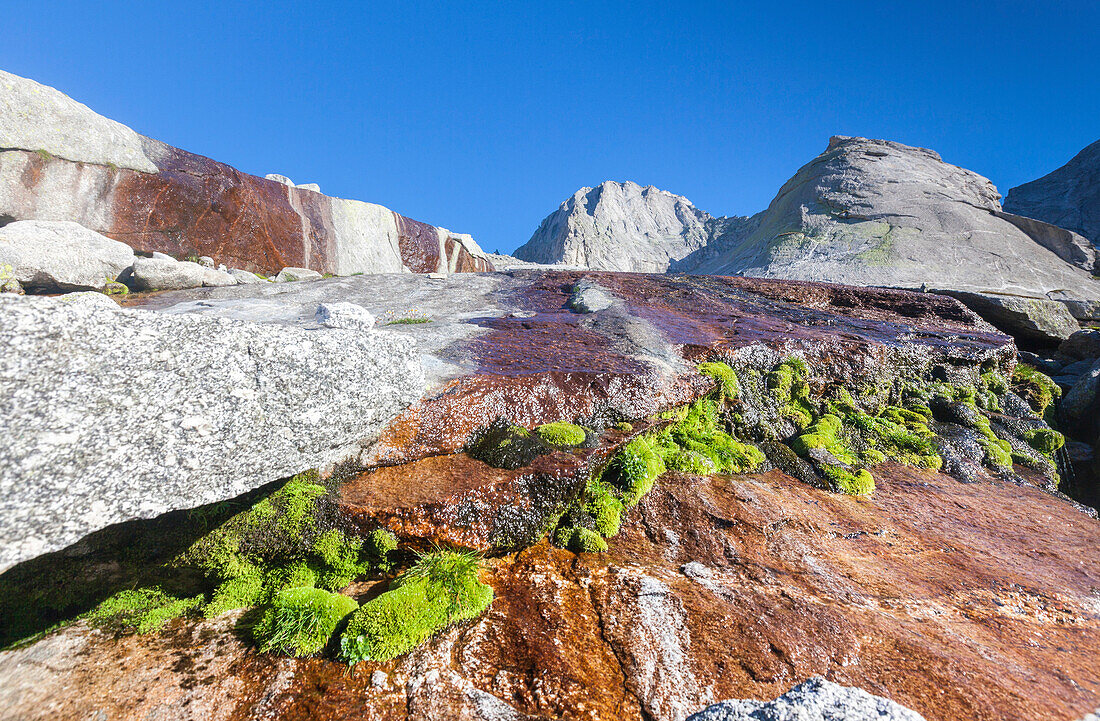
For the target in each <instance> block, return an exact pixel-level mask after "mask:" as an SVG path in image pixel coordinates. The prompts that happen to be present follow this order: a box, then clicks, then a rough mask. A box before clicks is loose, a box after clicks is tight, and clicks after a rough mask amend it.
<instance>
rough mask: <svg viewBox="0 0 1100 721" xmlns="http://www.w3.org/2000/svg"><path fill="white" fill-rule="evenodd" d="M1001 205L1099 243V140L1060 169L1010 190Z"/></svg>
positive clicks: (1018, 213) (1011, 211) (1007, 209)
mask: <svg viewBox="0 0 1100 721" xmlns="http://www.w3.org/2000/svg"><path fill="white" fill-rule="evenodd" d="M1004 207H1005V210H1006V211H1008V212H1010V213H1015V214H1016V215H1022V216H1025V217H1028V218H1036V219H1038V220H1041V221H1045V222H1047V223H1051V224H1053V225H1056V226H1058V227H1061V228H1066V229H1068V230H1071V231H1073V232H1074V233H1078V234H1080V235H1083V236H1084V237H1086V238H1088V239H1089V240H1091V241H1092V242H1093V243H1095V244H1097V245H1098V246H1100V140H1097V141H1096V142H1095V143H1093V144H1092V145H1089V146H1088V147H1086V148H1085V149H1084V150H1082V151H1081V152H1080V153H1078V154H1077V155H1075V156H1074V157H1073V159H1072V160H1070V161H1069V162H1068V163H1066V164H1065V165H1063V166H1062V167H1061V168H1058V169H1057V170H1055V171H1053V172H1051V173H1048V174H1047V175H1044V176H1043V177H1041V178H1039V179H1038V180H1033V181H1031V182H1030V183H1024V184H1023V185H1019V186H1017V187H1015V188H1012V189H1011V190H1009V191H1008V197H1007V198H1005V203H1004Z"/></svg>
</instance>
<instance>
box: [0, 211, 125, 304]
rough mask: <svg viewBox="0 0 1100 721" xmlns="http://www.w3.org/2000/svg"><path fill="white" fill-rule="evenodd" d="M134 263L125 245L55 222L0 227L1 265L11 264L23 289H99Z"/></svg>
mask: <svg viewBox="0 0 1100 721" xmlns="http://www.w3.org/2000/svg"><path fill="white" fill-rule="evenodd" d="M133 263H134V251H133V250H132V249H131V248H130V246H128V245H126V244H125V243H120V242H118V241H117V240H111V239H110V238H108V237H106V236H104V235H100V234H99V233H96V232H95V231H93V230H88V229H87V228H85V227H84V226H82V225H79V224H78V223H73V222H70V221H59V220H22V221H17V222H14V223H8V224H7V225H5V226H3V227H0V267H3V266H8V265H10V266H11V267H12V269H13V277H14V278H15V280H17V281H19V283H20V284H21V285H22V286H23V287H24V288H26V289H27V290H41V291H45V292H57V291H74V290H102V289H103V288H104V287H105V286H106V285H107V283H108V282H110V281H113V280H115V279H116V278H118V276H119V275H120V274H121V273H122V272H123V271H124V270H126V269H127V268H129V267H130V266H131V265H133Z"/></svg>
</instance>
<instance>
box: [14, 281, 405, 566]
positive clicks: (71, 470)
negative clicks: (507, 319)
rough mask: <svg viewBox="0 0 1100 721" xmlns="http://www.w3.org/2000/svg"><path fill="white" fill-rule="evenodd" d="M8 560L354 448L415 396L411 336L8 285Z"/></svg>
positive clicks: (224, 494)
mask: <svg viewBox="0 0 1100 721" xmlns="http://www.w3.org/2000/svg"><path fill="white" fill-rule="evenodd" d="M0 345H3V346H4V347H5V348H7V349H9V352H6V353H3V354H0V397H2V398H4V406H5V407H4V412H3V413H0V438H3V439H4V442H3V443H2V444H0V517H2V518H3V519H4V522H3V524H0V571H3V570H5V569H6V568H8V567H9V566H11V565H12V564H15V563H18V562H20V561H22V560H25V559H28V558H31V557H33V556H36V555H39V554H41V553H45V552H48V551H52V550H56V549H60V548H64V547H66V546H68V545H70V544H72V543H74V542H75V541H77V540H79V539H80V538H82V537H83V536H84V535H86V534H88V533H90V532H92V531H95V530H97V529H100V528H103V527H105V526H107V525H109V524H112V523H117V522H120V521H125V520H128V519H134V518H148V517H152V516H156V515H158V514H161V513H164V512H165V511H168V510H172V509H180V508H191V507H194V506H198V505H202V504H206V503H211V502H215V501H219V500H223V499H227V498H232V497H235V496H237V495H239V494H241V493H243V492H245V491H248V490H250V489H253V488H256V487H258V486H260V485H262V484H264V483H267V482H270V481H273V480H276V479H279V478H283V477H286V476H289V475H292V474H294V473H297V472H300V471H302V470H306V469H309V468H314V467H323V466H326V465H328V464H331V463H334V462H338V461H340V460H342V459H344V458H347V457H349V456H352V455H355V454H356V453H358V452H359V451H360V449H361V447H362V445H363V444H367V443H370V442H371V441H372V440H373V439H374V438H375V437H376V435H377V434H378V433H379V432H380V430H381V429H382V427H383V426H384V425H385V424H386V423H388V422H389V421H390V420H391V419H392V418H393V417H394V416H396V415H397V414H398V413H399V412H401V411H402V410H403V409H405V408H406V407H407V406H408V405H410V404H411V403H413V402H414V401H416V400H417V399H418V398H419V397H420V395H421V392H422V391H423V388H424V373H423V369H422V366H421V362H420V359H419V356H418V354H417V353H416V352H415V350H414V345H413V342H412V341H411V340H409V339H408V338H406V337H403V336H402V335H401V334H399V333H394V332H388V331H370V332H363V331H356V332H352V331H347V330H335V329H315V330H308V329H303V328H293V327H286V326H279V325H274V324H260V323H249V322H243V321H235V320H229V319H225V318H217V317H212V316H200V315H168V314H163V313H155V312H150V311H146V310H129V309H121V308H119V307H118V306H117V305H115V303H114V302H113V301H112V300H111V299H109V298H107V297H106V296H103V295H100V294H98V293H94V294H71V295H66V296H62V297H60V298H45V297H31V296H28V297H19V296H0Z"/></svg>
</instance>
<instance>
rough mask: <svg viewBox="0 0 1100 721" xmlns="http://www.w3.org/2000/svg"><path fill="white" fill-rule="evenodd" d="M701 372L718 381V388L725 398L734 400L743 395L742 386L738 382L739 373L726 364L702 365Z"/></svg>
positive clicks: (709, 363) (711, 363)
mask: <svg viewBox="0 0 1100 721" xmlns="http://www.w3.org/2000/svg"><path fill="white" fill-rule="evenodd" d="M699 372H700V373H702V374H703V375H705V376H710V377H711V378H714V379H715V380H716V381H718V387H719V388H720V389H721V391H722V395H723V396H724V397H725V398H727V399H730V400H732V399H734V398H736V397H737V396H738V395H740V394H741V386H740V385H739V384H738V382H737V373H736V372H734V370H733V368H730V367H729V366H728V365H726V364H725V363H719V362H707V363H700V364H699Z"/></svg>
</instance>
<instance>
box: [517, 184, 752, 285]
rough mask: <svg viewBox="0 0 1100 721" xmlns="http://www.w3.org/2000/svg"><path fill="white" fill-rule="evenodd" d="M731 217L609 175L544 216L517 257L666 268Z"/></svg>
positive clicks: (608, 266) (585, 264)
mask: <svg viewBox="0 0 1100 721" xmlns="http://www.w3.org/2000/svg"><path fill="white" fill-rule="evenodd" d="M736 220H743V219H734V222H736ZM730 222H731V221H730V219H725V218H714V217H712V216H711V215H710V214H709V213H705V212H703V211H702V210H699V209H698V208H696V207H695V206H694V205H693V204H692V203H691V201H690V200H688V199H687V198H685V197H683V196H682V195H676V194H674V193H670V192H668V191H665V190H660V189H658V188H655V187H653V186H652V185H650V186H646V187H642V186H640V185H638V184H637V183H630V182H626V183H616V182H613V181H610V180H609V181H606V182H604V183H601V184H600V185H599V186H597V187H595V188H581V189H580V190H578V191H577V192H576V193H574V194H573V196H572V197H571V198H569V199H568V200H566V201H565V202H564V203H562V204H561V207H559V208H558V209H557V210H556V211H554V212H553V213H551V214H550V215H548V216H547V217H546V219H545V220H543V221H542V223H541V224H540V225H539V227H538V230H536V231H535V234H534V235H532V236H531V239H530V240H529V241H527V243H526V244H524V245H522V246H521V247H520V248H518V249H517V250H516V252H515V257H516V258H519V259H520V260H525V261H528V262H533V263H558V264H564V265H570V266H582V267H587V268H595V269H598V270H621V271H639V272H644V273H661V272H664V271H666V270H668V268H669V266H670V264H674V263H675V262H676V261H679V260H681V259H682V258H685V257H686V256H688V255H690V254H692V253H694V252H697V251H700V250H701V249H702V248H703V247H704V246H705V245H707V243H708V242H709V241H710V240H711V239H712V238H713V237H714V235H715V233H716V232H721V228H722V227H723V225H724V224H728V223H730Z"/></svg>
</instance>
